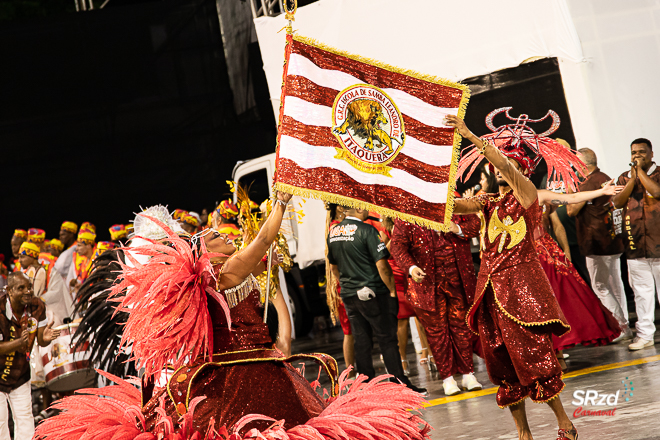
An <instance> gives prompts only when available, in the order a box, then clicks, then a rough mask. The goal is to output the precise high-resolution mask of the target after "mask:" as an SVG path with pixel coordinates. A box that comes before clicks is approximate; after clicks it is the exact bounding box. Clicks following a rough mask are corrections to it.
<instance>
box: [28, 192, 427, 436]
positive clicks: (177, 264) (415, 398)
mask: <svg viewBox="0 0 660 440" xmlns="http://www.w3.org/2000/svg"><path fill="white" fill-rule="evenodd" d="M290 198H291V195H289V194H282V193H278V194H277V203H275V206H274V209H273V211H272V213H271V215H270V217H269V218H268V220H267V222H266V223H265V224H264V226H263V228H262V229H261V231H260V232H259V234H258V235H257V237H256V239H255V240H254V241H253V242H252V243H250V244H249V245H248V246H247V247H246V248H245V249H244V250H242V251H241V252H238V253H236V254H235V255H232V256H231V257H230V258H229V259H228V260H227V261H226V263H225V264H224V265H223V266H222V269H221V270H219V271H218V273H216V272H215V271H214V267H213V265H212V263H211V258H218V257H222V255H221V254H219V253H212V252H208V251H207V244H208V246H209V248H210V249H211V250H222V249H223V246H224V237H222V236H218V234H209V235H208V236H207V237H206V239H205V240H202V241H201V242H200V243H199V246H198V247H197V246H192V247H191V245H189V244H188V243H187V242H186V241H185V240H183V239H181V238H179V237H178V236H177V235H176V234H174V233H173V232H172V231H171V230H170V229H169V228H168V227H167V226H165V225H164V224H162V223H160V222H158V220H155V219H153V218H149V217H148V218H149V220H152V221H154V222H155V223H158V224H159V225H160V226H161V227H162V228H163V229H164V231H165V232H167V236H168V237H167V239H166V240H165V242H167V244H162V242H161V243H159V242H155V241H151V240H149V241H150V244H148V245H145V246H142V247H138V248H132V249H131V251H132V252H137V253H138V254H142V255H147V256H149V257H151V259H150V260H149V262H148V263H146V264H140V263H139V262H138V261H136V259H135V258H134V257H132V256H131V254H130V253H128V252H127V253H126V255H127V258H128V259H129V260H130V265H126V264H123V265H122V266H123V267H122V269H123V271H122V276H121V278H120V279H121V282H120V283H118V284H116V285H115V286H114V287H113V292H112V295H111V296H114V298H115V301H117V302H118V303H119V306H118V308H117V310H123V311H127V312H130V316H129V319H128V321H127V323H126V326H125V330H124V333H123V338H122V344H123V345H124V346H128V345H131V350H132V353H133V355H134V356H135V360H136V361H137V362H138V368H144V371H145V373H144V376H143V378H142V389H141V390H139V389H138V388H136V387H135V386H134V385H136V384H137V383H134V382H127V381H124V380H121V379H119V378H117V377H114V376H111V375H109V374H107V373H103V372H100V373H101V374H102V375H104V376H105V377H107V378H109V379H111V380H113V381H114V382H116V383H117V385H113V386H109V387H105V388H101V389H86V390H80V391H79V392H78V394H77V395H74V396H71V397H66V398H64V399H63V400H61V401H59V402H57V403H55V405H54V406H55V407H56V408H58V409H61V410H63V412H62V413H60V414H59V415H57V416H55V417H52V418H50V419H47V420H46V421H45V422H44V423H42V424H41V425H39V427H38V428H37V432H36V437H35V438H37V439H44V438H47V439H49V440H51V439H52V440H57V439H62V440H69V439H70V440H73V439H76V440H78V439H80V438H85V439H89V440H101V439H112V440H120V439H121V440H152V439H153V440H155V439H167V440H186V439H190V440H193V439H194V440H215V439H221V438H222V439H225V440H228V439H231V440H239V439H245V438H256V437H259V438H262V439H278V440H286V439H291V440H298V439H300V440H303V439H315V440H324V439H336V440H340V439H341V440H347V439H349V438H350V439H364V440H367V439H369V440H373V439H388V440H399V439H400V440H407V439H410V440H422V439H425V438H428V432H429V430H430V426H429V425H428V424H427V423H426V422H424V421H423V420H422V419H421V418H420V417H419V415H418V410H419V409H421V407H422V405H423V404H424V402H425V401H424V399H423V398H422V397H421V396H420V395H419V394H417V393H415V392H413V391H411V390H409V389H408V388H406V387H405V386H403V385H401V384H396V383H393V382H390V381H389V380H387V376H381V377H379V378H376V379H374V380H372V381H370V382H365V380H364V377H358V379H356V380H355V381H353V380H350V379H347V371H345V372H344V373H343V374H342V375H341V376H340V377H339V378H338V377H337V364H336V361H335V360H334V359H332V358H331V357H329V356H327V355H321V354H313V355H297V356H292V357H289V358H287V357H285V356H284V355H283V354H282V353H281V352H279V351H278V350H277V349H275V348H274V346H273V341H272V339H271V338H270V336H269V334H268V329H267V326H266V325H265V324H264V323H263V317H262V314H263V304H261V303H260V299H259V297H260V295H259V289H258V284H257V283H256V280H255V279H254V277H253V276H252V275H251V272H252V271H253V270H254V269H255V268H256V266H257V265H258V264H260V263H261V261H262V259H263V257H264V255H265V254H266V252H267V251H268V248H269V246H270V244H271V243H272V242H273V240H274V239H275V237H276V234H277V232H278V230H279V227H280V223H281V221H282V216H283V214H284V211H285V209H286V204H287V202H288V201H289V199H290ZM193 241H194V240H193ZM123 292H126V293H125V296H122V295H124V293H123ZM299 359H300V360H302V359H312V360H314V361H316V362H317V363H319V364H320V365H321V367H322V369H323V370H324V371H325V373H327V374H328V375H329V377H330V383H331V389H330V390H329V392H324V394H323V395H324V397H323V398H322V397H320V396H319V394H318V393H317V392H316V391H315V388H316V387H318V382H314V384H313V385H315V386H314V387H312V386H311V385H310V384H309V383H308V382H307V381H306V380H305V379H304V377H303V376H302V375H301V374H300V373H299V372H298V371H297V370H296V369H294V368H293V367H292V366H291V365H290V361H293V360H299ZM166 367H167V368H168V370H167V371H170V373H169V374H166V373H165V371H166V370H165V368H166ZM163 379H166V380H163ZM161 383H162V384H163V385H159V384H161ZM324 391H325V390H324ZM326 396H327V397H326ZM411 410H412V411H411Z"/></svg>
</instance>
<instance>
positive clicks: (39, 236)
mask: <svg viewBox="0 0 660 440" xmlns="http://www.w3.org/2000/svg"><path fill="white" fill-rule="evenodd" d="M45 239H46V231H44V230H43V229H37V228H30V229H29V230H28V234H27V240H28V241H29V242H30V243H35V244H38V245H40V244H41V243H43V242H44V240H45Z"/></svg>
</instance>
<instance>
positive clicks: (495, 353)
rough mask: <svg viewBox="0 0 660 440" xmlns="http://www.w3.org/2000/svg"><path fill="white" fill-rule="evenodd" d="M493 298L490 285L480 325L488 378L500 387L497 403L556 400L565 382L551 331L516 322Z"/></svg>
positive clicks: (482, 305) (502, 405)
mask: <svg viewBox="0 0 660 440" xmlns="http://www.w3.org/2000/svg"><path fill="white" fill-rule="evenodd" d="M493 295H494V293H493V288H492V287H491V286H490V284H488V287H487V288H486V292H484V298H483V300H482V302H481V304H480V305H479V311H478V314H479V315H478V323H479V335H480V337H481V345H482V347H483V351H484V360H485V361H486V367H487V368H488V376H489V377H490V380H491V382H493V383H494V384H495V385H499V387H500V388H499V390H498V391H497V404H498V405H499V406H500V408H504V407H507V406H510V405H514V404H516V403H518V402H520V401H522V400H523V399H525V398H527V397H530V398H531V399H532V400H533V401H534V402H537V403H541V402H547V401H548V400H551V399H553V398H554V397H556V396H557V395H558V394H559V393H560V392H561V390H562V389H563V388H564V382H563V381H562V380H561V367H560V366H559V363H558V362H557V357H556V356H555V351H554V349H553V348H552V335H551V333H550V331H549V330H548V329H547V327H545V326H523V325H520V324H518V323H516V322H515V321H513V320H512V319H511V318H509V317H508V316H506V315H505V314H504V312H502V310H500V308H499V307H498V305H497V304H496V303H495V299H494V296H493Z"/></svg>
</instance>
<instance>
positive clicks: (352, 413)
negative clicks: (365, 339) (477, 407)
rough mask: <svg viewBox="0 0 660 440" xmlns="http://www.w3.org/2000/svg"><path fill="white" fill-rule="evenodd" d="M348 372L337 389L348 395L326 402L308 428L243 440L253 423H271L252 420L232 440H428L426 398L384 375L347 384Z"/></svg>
mask: <svg viewBox="0 0 660 440" xmlns="http://www.w3.org/2000/svg"><path fill="white" fill-rule="evenodd" d="M348 372H349V370H345V371H344V372H343V373H342V374H341V376H340V377H339V387H340V389H341V390H344V389H347V391H346V392H345V393H344V394H342V395H340V396H338V397H332V398H329V399H327V402H328V403H329V405H328V406H327V407H326V409H325V410H323V412H322V413H321V414H320V415H319V416H318V417H314V418H312V419H310V420H308V421H307V423H305V424H304V425H298V426H294V427H293V428H291V429H289V430H287V431H285V430H284V428H283V421H275V423H274V424H273V425H272V426H271V427H270V428H269V429H267V430H265V431H258V430H256V429H252V430H250V431H248V432H247V433H246V434H245V435H244V436H241V435H239V431H240V430H241V429H242V428H243V427H244V426H245V425H247V424H248V423H249V422H251V421H253V420H270V421H274V419H271V418H269V417H265V416H258V415H254V414H251V415H248V416H245V417H243V418H242V419H241V420H239V421H238V423H237V424H236V425H235V426H234V428H233V429H232V435H231V436H230V437H229V440H252V439H255V440H425V439H428V438H429V432H430V430H431V426H430V425H429V424H428V423H427V422H426V421H424V420H423V419H422V418H421V417H420V416H419V414H420V409H421V408H422V407H423V406H424V404H425V403H426V400H424V398H423V397H421V396H420V395H419V394H418V393H415V392H414V391H412V390H411V389H409V388H407V387H406V386H404V385H401V384H397V383H394V382H390V381H389V378H390V377H392V376H389V375H382V376H379V377H377V378H375V379H373V380H371V381H368V382H367V380H366V377H365V376H362V375H360V376H358V378H357V379H348Z"/></svg>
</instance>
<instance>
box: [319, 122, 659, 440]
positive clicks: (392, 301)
mask: <svg viewBox="0 0 660 440" xmlns="http://www.w3.org/2000/svg"><path fill="white" fill-rule="evenodd" d="M450 124H451V125H453V126H455V127H456V128H458V129H459V131H460V132H461V134H462V135H463V136H464V137H466V138H468V139H469V140H470V141H471V142H473V143H474V145H476V148H478V149H479V150H480V153H481V155H483V156H485V157H486V158H487V159H488V161H489V163H490V166H489V167H484V168H481V170H482V171H481V179H480V185H479V187H478V189H477V190H475V189H469V190H467V191H466V192H465V194H464V195H463V198H461V199H457V200H456V206H455V210H454V216H453V218H452V221H451V223H450V230H449V231H447V232H436V231H432V230H429V229H426V228H424V227H421V226H418V225H415V224H411V223H407V222H404V221H401V220H396V219H395V220H392V219H385V220H384V221H383V223H382V224H380V223H379V222H374V221H373V219H374V217H378V216H377V215H376V214H374V213H371V214H370V213H369V212H367V211H366V210H361V209H356V208H350V207H342V206H338V205H332V204H330V205H329V206H328V210H329V217H330V219H331V223H329V233H328V261H327V263H328V265H329V266H330V268H331V269H330V271H329V274H332V279H331V282H330V289H329V291H328V292H329V295H328V301H329V306H330V309H331V311H334V312H335V316H336V319H338V320H339V321H340V322H341V323H342V329H343V330H344V334H345V338H346V339H345V343H344V352H345V359H346V361H347V365H349V364H350V363H352V362H353V360H354V361H355V365H356V366H357V370H358V372H361V373H364V374H367V375H373V367H372V365H371V352H372V341H371V340H372V337H373V336H376V337H377V339H378V342H379V345H380V348H381V351H382V353H383V361H384V362H385V365H386V368H387V370H388V372H390V373H391V374H393V375H394V376H397V377H399V375H400V374H401V369H400V368H399V367H398V365H399V363H401V364H402V365H403V366H404V370H405V369H406V368H405V367H406V366H407V365H408V359H407V356H406V350H405V345H406V344H407V339H406V338H404V339H400V338H399V339H397V337H396V336H397V335H396V333H397V331H398V333H401V327H402V325H403V327H404V328H406V326H407V318H409V317H411V316H414V317H415V319H416V321H417V322H418V323H419V324H421V326H420V329H419V330H420V339H421V340H422V341H423V342H422V344H423V347H422V348H423V349H424V350H427V349H430V352H431V356H429V357H427V356H426V354H427V353H423V354H422V356H421V359H420V363H429V364H435V368H434V369H436V370H437V371H438V374H439V377H440V379H442V381H443V388H444V392H445V394H446V395H448V396H450V395H454V394H458V393H460V392H461V390H467V391H472V390H478V389H481V386H482V385H481V384H480V383H479V382H478V381H477V380H476V378H475V377H474V374H473V371H474V370H473V353H474V354H477V355H478V356H480V357H482V358H484V360H485V362H486V365H487V367H488V372H489V377H490V380H491V382H493V383H494V384H496V385H498V386H499V391H498V394H497V402H498V405H500V407H502V408H504V407H510V408H511V412H512V415H513V417H514V420H515V421H516V426H517V428H518V431H519V435H520V438H531V432H530V430H529V426H528V424H527V420H526V415H525V410H524V403H523V400H524V399H526V398H528V397H529V398H531V399H532V400H533V401H535V402H547V403H548V404H549V405H550V407H551V408H552V410H553V412H554V413H555V415H556V416H557V421H558V424H559V427H560V431H559V438H577V431H576V430H575V428H574V426H573V425H572V423H571V422H570V420H569V419H568V417H567V416H566V413H565V412H564V410H563V408H562V406H561V401H560V400H559V399H558V398H557V397H558V396H559V393H560V392H561V390H562V389H563V387H564V384H563V382H562V380H561V375H562V373H563V372H566V371H567V370H568V366H567V364H566V362H565V360H564V359H565V357H568V355H567V354H566V353H564V350H566V349H569V348H571V347H574V346H575V345H578V344H581V345H584V346H589V345H592V346H595V345H605V344H608V343H619V342H621V341H629V340H630V339H633V336H634V339H633V340H632V341H629V345H628V348H629V350H631V351H635V350H641V349H644V348H646V347H650V346H652V345H653V344H654V332H655V326H654V324H653V321H654V310H655V295H656V292H657V293H658V298H660V280H659V279H658V264H659V262H660V260H659V259H658V256H659V252H660V246H658V239H660V217H659V215H658V211H659V210H660V203H658V197H660V192H659V191H658V190H659V189H660V171H658V170H657V169H656V165H655V163H654V162H653V161H652V158H653V150H652V144H651V142H650V141H649V140H647V139H635V140H634V141H633V142H632V144H631V164H630V167H631V170H630V171H626V172H624V173H623V174H621V176H620V177H619V178H618V179H617V180H616V183H615V181H614V180H612V179H610V177H609V176H607V175H606V174H605V173H603V172H602V171H600V169H599V168H598V164H597V158H596V155H595V153H594V152H593V150H591V149H588V148H583V149H580V150H579V151H578V152H577V158H579V159H580V160H581V162H582V163H583V164H584V168H582V169H581V172H580V175H581V176H580V177H581V183H580V184H579V188H571V187H570V186H569V185H564V189H566V190H567V191H565V192H567V193H566V194H561V193H558V192H553V191H549V190H545V189H537V188H535V187H534V185H532V184H531V182H530V181H529V180H528V177H529V176H530V175H531V173H532V171H533V170H534V164H533V163H532V161H531V160H530V159H529V156H528V155H527V154H526V153H525V152H524V151H523V149H522V147H521V146H520V145H518V146H512V145H508V146H507V147H506V148H502V147H501V146H500V148H499V150H498V149H497V148H493V147H492V146H491V145H490V144H489V142H488V140H487V139H485V138H482V139H479V138H477V137H475V136H474V135H473V134H472V133H471V132H470V131H469V130H468V129H467V128H466V127H465V125H464V124H463V123H462V122H461V121H460V120H458V119H456V118H453V119H451V121H450ZM495 139H497V138H495ZM560 143H561V144H563V142H558V144H560ZM500 150H501V152H500ZM464 155H465V153H464ZM506 159H508V161H507V160H506ZM638 176H642V177H638ZM576 189H578V190H579V191H577V192H576V191H575V190H576ZM560 210H563V213H562V214H563V215H562V217H563V222H562V217H560V215H559V212H558V211H560ZM500 213H501V214H500ZM516 217H517V218H516ZM514 219H515V220H514ZM369 223H370V224H369ZM564 223H566V224H567V226H566V227H565V226H564ZM388 224H389V225H390V227H389V230H388V228H387V227H384V226H386V225H388ZM567 228H568V229H571V228H572V229H574V231H572V232H573V235H576V236H577V240H575V242H574V243H573V244H572V245H571V243H569V240H568V234H567V231H566V229H567ZM575 230H576V231H577V234H576V233H575ZM379 235H380V237H379ZM478 236H480V240H479V246H480V257H481V258H480V268H479V275H478V277H477V276H476V275H475V270H474V265H473V259H472V255H471V253H470V239H471V238H473V237H478ZM388 251H389V252H388ZM624 252H625V255H626V258H627V265H628V272H629V282H630V285H631V287H632V289H633V291H634V295H635V310H636V313H637V323H636V326H635V327H636V331H635V333H636V334H635V333H633V331H632V329H631V328H630V327H629V323H628V306H627V304H626V296H625V292H624V288H623V281H622V278H621V266H620V265H621V261H620V257H621V255H622V254H623V253H624ZM573 262H574V263H575V264H573ZM580 272H582V273H583V274H584V275H581V274H580ZM388 296H389V298H388ZM372 297H373V298H375V299H380V301H371V298H372ZM397 299H398V300H397ZM397 318H399V323H398V325H397V324H395V323H396V322H397V321H396V319H397ZM470 330H472V331H470ZM477 335H479V336H477ZM347 340H348V341H350V343H354V346H355V353H356V354H355V355H353V352H352V350H351V347H350V345H349V347H348V348H347V344H346V341H347ZM350 343H349V344H350ZM397 344H398V348H399V350H395V348H396V345H397ZM532 348H533V349H532ZM397 354H398V356H397ZM457 376H458V377H457ZM457 378H460V386H459V383H458V382H457V380H456V379H457ZM422 391H424V390H422Z"/></svg>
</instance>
